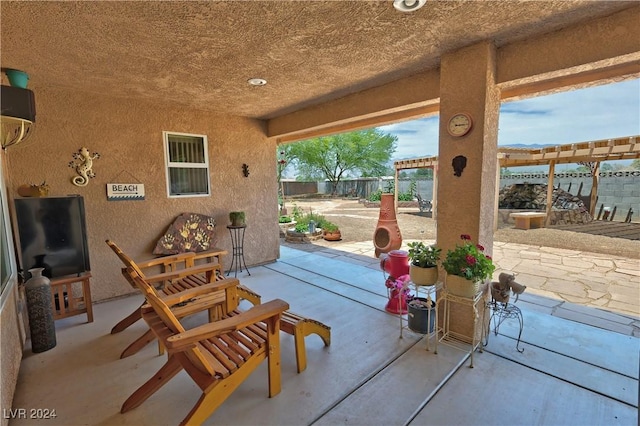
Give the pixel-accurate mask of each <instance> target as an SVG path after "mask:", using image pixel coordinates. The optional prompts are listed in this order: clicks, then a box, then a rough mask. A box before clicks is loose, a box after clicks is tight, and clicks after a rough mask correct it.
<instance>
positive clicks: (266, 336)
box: [121, 268, 289, 425]
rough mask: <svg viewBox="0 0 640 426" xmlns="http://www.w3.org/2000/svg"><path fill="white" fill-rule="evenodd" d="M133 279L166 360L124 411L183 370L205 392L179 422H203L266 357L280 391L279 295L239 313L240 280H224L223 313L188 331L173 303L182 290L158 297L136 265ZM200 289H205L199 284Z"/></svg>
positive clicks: (272, 389) (272, 390) (272, 386)
mask: <svg viewBox="0 0 640 426" xmlns="http://www.w3.org/2000/svg"><path fill="white" fill-rule="evenodd" d="M126 272H127V273H128V274H129V277H130V279H131V280H132V281H133V282H134V283H135V284H136V285H137V286H138V287H139V288H140V289H141V290H142V291H143V292H144V293H145V299H146V300H147V302H148V304H147V305H144V306H143V307H142V318H143V319H144V320H145V321H146V322H147V324H149V327H150V328H151V330H152V331H153V333H154V334H155V335H156V336H157V337H158V339H160V341H161V343H162V344H163V345H164V346H165V347H166V349H167V352H168V354H169V357H168V359H167V362H166V363H165V364H164V365H163V366H162V367H161V368H160V370H158V372H157V373H156V374H155V375H154V376H153V377H152V378H150V379H149V380H148V381H147V382H146V383H145V384H144V385H142V386H141V387H140V388H138V390H136V391H135V392H134V393H133V394H132V395H131V396H130V397H129V398H128V399H127V400H126V401H125V402H124V404H123V405H122V408H121V412H122V413H125V412H127V411H129V410H131V409H133V408H136V407H138V406H139V405H140V404H142V403H143V402H144V401H145V400H147V398H149V397H150V396H151V395H153V394H154V393H155V392H156V391H157V390H158V389H160V388H161V387H162V386H163V385H164V384H165V383H167V382H168V381H169V380H170V379H171V378H172V377H173V376H175V375H176V374H177V373H179V372H180V371H181V370H183V369H184V370H185V371H186V372H187V374H189V376H191V378H192V379H193V381H194V382H195V383H196V384H197V385H198V386H199V387H200V389H202V395H201V396H200V398H199V399H198V401H197V402H196V404H195V406H194V407H193V408H192V409H191V411H190V412H189V413H188V414H187V416H186V417H185V418H184V420H183V421H182V422H181V424H183V425H186V424H201V423H202V422H204V421H205V420H206V419H207V418H208V417H209V416H210V415H211V414H212V413H213V412H214V411H215V410H216V409H217V408H218V407H219V406H220V405H221V404H222V403H223V402H224V401H225V400H226V399H227V398H228V397H229V395H231V393H232V392H233V391H234V390H235V389H236V388H237V387H238V386H239V385H240V384H241V383H242V382H243V381H244V380H245V379H246V378H247V377H248V376H249V375H250V374H251V372H253V370H255V369H256V368H257V367H258V366H259V365H260V363H261V362H262V361H264V360H265V359H268V374H269V397H273V396H275V395H277V394H278V393H280V390H281V379H280V316H281V314H282V312H284V311H285V310H286V309H288V308H289V305H288V304H287V303H286V302H284V301H282V300H280V299H276V300H272V301H270V302H267V303H264V304H261V305H258V306H254V307H252V308H251V309H249V310H247V311H244V312H239V311H237V310H235V308H236V307H237V303H238V299H237V297H233V294H235V293H237V292H236V291H235V290H236V288H237V284H238V281H237V280H236V279H225V280H223V281H220V282H218V283H215V284H213V285H212V286H217V287H219V290H218V292H222V293H223V294H226V295H230V296H231V297H223V298H222V299H221V300H220V305H221V310H222V311H223V312H224V314H223V315H222V316H221V317H220V318H219V319H218V320H217V321H214V322H210V323H208V324H204V325H201V326H198V327H195V328H193V329H190V330H185V328H184V327H183V326H182V324H181V323H180V322H179V321H178V319H177V317H176V316H175V315H174V312H173V311H172V310H171V307H172V306H175V305H176V304H178V303H182V302H183V301H184V300H185V298H184V296H183V295H181V294H176V295H170V296H166V297H162V298H161V297H159V296H158V295H157V294H156V292H155V291H154V289H153V287H152V286H151V285H150V284H149V283H148V282H146V281H145V280H144V278H143V277H142V276H141V275H140V274H139V273H138V272H137V271H136V270H135V269H133V268H126ZM196 290H201V289H196Z"/></svg>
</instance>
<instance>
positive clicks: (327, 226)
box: [322, 221, 342, 241]
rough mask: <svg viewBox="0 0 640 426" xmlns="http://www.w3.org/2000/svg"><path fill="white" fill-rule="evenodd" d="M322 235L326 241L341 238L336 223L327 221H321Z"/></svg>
mask: <svg viewBox="0 0 640 426" xmlns="http://www.w3.org/2000/svg"><path fill="white" fill-rule="evenodd" d="M322 237H323V238H324V239H325V240H327V241H339V240H340V239H342V233H341V232H340V229H339V228H338V225H336V224H335V223H331V222H329V221H324V222H323V223H322Z"/></svg>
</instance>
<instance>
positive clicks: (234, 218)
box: [229, 212, 246, 226]
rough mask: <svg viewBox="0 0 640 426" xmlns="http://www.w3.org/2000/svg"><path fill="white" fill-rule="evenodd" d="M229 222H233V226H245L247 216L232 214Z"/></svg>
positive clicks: (238, 213)
mask: <svg viewBox="0 0 640 426" xmlns="http://www.w3.org/2000/svg"><path fill="white" fill-rule="evenodd" d="M229 220H230V221H231V226H245V225H246V223H245V214H244V212H230V213H229Z"/></svg>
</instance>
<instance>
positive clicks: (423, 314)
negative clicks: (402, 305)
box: [407, 296, 436, 334]
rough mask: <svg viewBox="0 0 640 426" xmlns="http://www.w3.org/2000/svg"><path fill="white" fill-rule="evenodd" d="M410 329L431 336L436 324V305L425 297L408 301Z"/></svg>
mask: <svg viewBox="0 0 640 426" xmlns="http://www.w3.org/2000/svg"><path fill="white" fill-rule="evenodd" d="M407 307H408V311H409V312H408V317H407V325H408V326H409V329H411V330H413V331H415V332H416V333H421V334H431V333H433V330H434V328H435V324H436V304H435V303H434V302H433V300H429V299H426V298H424V297H417V296H413V297H409V298H408V299H407Z"/></svg>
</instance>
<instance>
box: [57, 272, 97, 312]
mask: <svg viewBox="0 0 640 426" xmlns="http://www.w3.org/2000/svg"><path fill="white" fill-rule="evenodd" d="M90 278H91V272H88V271H87V272H83V273H81V274H79V275H72V276H68V277H61V278H52V279H51V295H52V296H53V297H52V302H51V303H52V304H53V319H54V320H58V319H61V318H67V317H71V316H74V315H81V314H85V313H86V314H87V322H93V306H92V304H91V286H90V283H89V279H90Z"/></svg>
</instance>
